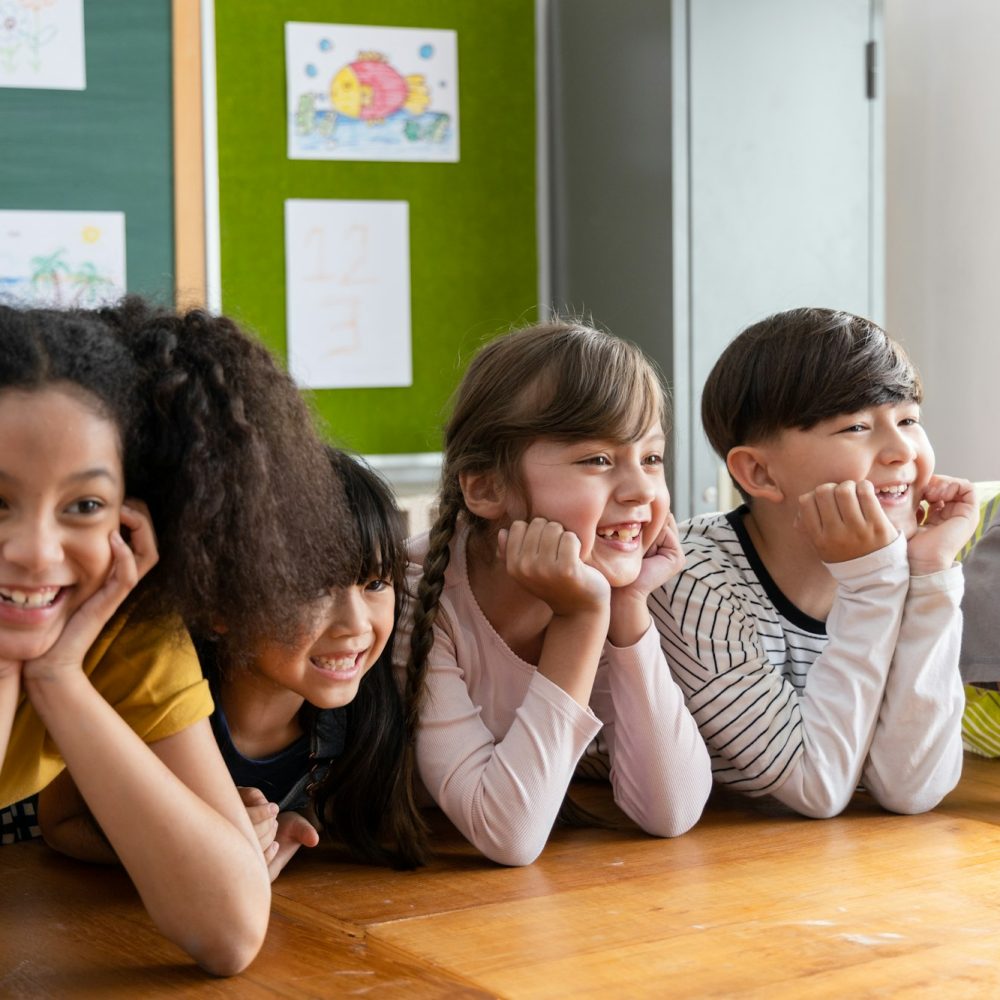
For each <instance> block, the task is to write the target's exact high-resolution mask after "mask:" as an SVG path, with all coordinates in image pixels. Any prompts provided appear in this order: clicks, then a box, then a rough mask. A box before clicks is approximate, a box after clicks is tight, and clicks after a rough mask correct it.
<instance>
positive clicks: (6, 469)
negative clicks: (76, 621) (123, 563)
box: [0, 387, 125, 661]
mask: <svg viewBox="0 0 1000 1000" xmlns="http://www.w3.org/2000/svg"><path fill="white" fill-rule="evenodd" d="M124 493H125V484H124V473H123V471H122V461H121V446H120V439H119V434H118V429H117V427H116V426H115V425H114V423H113V422H112V421H110V420H108V419H107V418H106V417H103V416H100V415H99V413H98V411H97V405H96V402H95V403H94V405H89V404H88V402H85V397H84V396H83V395H82V394H78V393H75V392H72V391H70V392H67V391H62V390H60V389H59V388H56V387H48V388H45V389H39V390H35V391H27V392H26V391H21V390H19V389H6V390H4V391H2V392H0V658H3V659H7V660H16V661H25V660H31V659H35V658H37V657H39V656H41V655H42V654H43V653H46V652H48V650H49V649H51V648H52V646H53V645H54V644H55V642H56V640H57V639H58V638H59V636H60V635H61V634H62V630H63V628H64V627H65V625H66V622H67V621H69V619H70V617H71V616H72V614H73V612H74V611H76V609H77V608H79V607H80V605H81V604H83V602H84V601H86V600H87V598H88V597H90V596H91V595H93V594H94V593H95V592H96V591H97V590H98V588H99V587H100V586H101V584H102V583H103V582H104V579H105V577H106V576H107V574H108V570H109V568H110V566H111V544H110V540H109V539H110V536H111V533H112V532H113V531H115V530H116V529H117V528H118V526H119V523H120V514H121V506H122V500H123V498H124Z"/></svg>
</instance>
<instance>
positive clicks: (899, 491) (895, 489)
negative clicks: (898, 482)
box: [879, 485, 909, 496]
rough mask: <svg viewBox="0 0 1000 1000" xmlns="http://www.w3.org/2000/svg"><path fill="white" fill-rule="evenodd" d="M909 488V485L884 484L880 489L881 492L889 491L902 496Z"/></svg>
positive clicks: (893, 494) (892, 494)
mask: <svg viewBox="0 0 1000 1000" xmlns="http://www.w3.org/2000/svg"><path fill="white" fill-rule="evenodd" d="M908 489H909V486H907V485H902V486H883V487H881V488H880V489H879V493H888V494H890V495H891V496H901V495H902V494H903V493H905V492H906V491H907V490H908Z"/></svg>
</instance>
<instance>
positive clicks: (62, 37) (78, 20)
mask: <svg viewBox="0 0 1000 1000" xmlns="http://www.w3.org/2000/svg"><path fill="white" fill-rule="evenodd" d="M86 86H87V76H86V61H85V58H84V46H83V0H0V87H38V88H44V89H48V90H84V89H85V88H86Z"/></svg>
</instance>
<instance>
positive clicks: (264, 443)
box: [0, 300, 351, 974]
mask: <svg viewBox="0 0 1000 1000" xmlns="http://www.w3.org/2000/svg"><path fill="white" fill-rule="evenodd" d="M329 477H330V467H329V463H328V462H327V460H326V457H325V454H324V453H323V449H322V446H321V445H320V444H319V441H318V439H316V437H315V435H314V434H313V433H312V423H311V417H310V414H309V412H308V409H307V408H306V407H305V405H304V403H303V402H302V400H301V399H300V397H299V394H298V392H297V391H296V389H295V386H294V384H293V383H292V382H291V380H290V379H288V377H287V376H286V375H285V374H284V373H282V372H281V371H280V370H279V369H278V368H277V366H276V365H275V364H274V362H273V360H272V358H271V357H270V355H269V354H268V352H267V351H266V350H265V349H264V348H263V347H262V346H261V345H259V344H258V343H256V342H255V341H253V340H252V339H251V338H249V337H247V336H246V335H244V334H243V333H241V332H240V331H239V330H238V329H237V328H236V327H235V326H234V325H233V324H232V323H231V322H230V321H228V320H225V319H222V318H214V317H211V316H208V315H207V314H205V313H201V312H192V313H188V314H187V315H186V316H177V315H174V314H172V313H168V312H159V311H156V310H153V309H151V308H149V307H147V306H145V305H144V304H143V303H141V302H138V301H135V300H126V301H125V302H124V303H123V304H122V305H120V306H119V307H117V308H114V309H107V310H103V311H101V312H100V313H84V312H60V311H54V310H44V309H23V310H22V309H14V308H7V307H2V308H0V759H2V764H3V767H2V770H0V806H8V805H10V804H12V803H17V802H20V801H22V800H24V799H25V797H27V796H31V795H33V794H35V793H40V795H39V797H38V822H39V825H40V826H41V829H42V832H43V834H44V836H45V837H46V840H47V841H48V842H49V843H50V844H51V845H52V846H54V847H55V848H57V849H60V850H63V851H65V852H66V853H70V854H73V855H75V856H78V857H83V858H86V859H93V860H109V859H114V858H117V859H120V861H121V862H122V864H123V865H124V866H125V868H126V869H127V871H128V873H129V875H130V876H131V878H132V880H133V882H134V883H135V885H136V888H137V889H138V891H139V894H140V896H141V897H142V900H143V902H144V904H145V906H146V908H147V910H148V911H149V913H150V916H151V917H152V918H153V920H154V922H155V923H156V924H157V926H158V927H159V928H160V929H161V930H162V931H163V933H164V934H165V935H166V936H167V937H169V938H170V939H171V940H173V941H174V942H176V943H177V944H178V945H180V946H181V947H182V948H184V949H185V950H186V951H187V952H188V953H189V954H191V955H192V957H194V958H195V959H196V960H197V961H198V962H199V963H200V964H201V965H202V966H203V967H205V968H206V969H208V970H210V971H212V972H215V973H218V974H231V973H234V972H237V971H239V970H240V969H242V968H244V967H245V966H246V965H247V964H248V963H249V962H250V960H251V959H252V958H253V957H254V955H255V954H256V953H257V951H258V949H259V947H260V945H261V943H262V941H263V937H264V933H265V931H266V927H267V919H268V913H269V904H270V889H269V880H268V875H267V869H266V865H265V863H264V859H263V857H262V854H261V850H260V846H259V843H258V840H257V838H256V836H255V834H254V830H253V828H252V825H251V823H250V821H249V818H248V816H247V814H246V810H245V808H244V806H243V804H242V802H241V801H240V797H239V795H238V794H237V792H236V790H235V788H234V787H233V784H232V781H231V780H230V778H229V775H228V774H227V772H226V768H225V765H224V763H223V761H222V758H221V756H220V755H219V752H218V749H217V748H216V746H215V741H214V740H213V738H212V733H211V728H210V726H209V723H208V716H209V714H210V713H211V710H212V702H211V698H210V696H209V692H208V686H207V684H206V683H205V682H204V680H203V679H202V676H201V670H200V667H199V664H198V660H197V657H196V655H195V652H194V649H193V646H192V644H191V640H190V637H189V635H188V632H187V631H186V629H185V627H184V623H187V624H188V625H189V626H190V627H191V628H192V629H194V630H195V631H201V632H204V631H205V630H206V629H208V628H210V627H211V626H212V624H213V623H214V622H216V621H219V620H224V621H226V622H227V623H228V624H229V625H230V628H231V633H232V634H233V636H234V643H233V646H234V650H237V651H238V650H239V649H240V648H242V646H243V645H244V642H243V640H244V639H245V641H246V642H252V637H253V636H254V635H256V634H258V633H259V632H262V631H264V630H266V631H267V633H268V634H272V635H287V634H290V632H291V631H292V629H293V627H294V624H295V623H294V622H293V621H292V620H291V618H292V616H290V615H289V613H288V610H287V609H288V608H290V607H297V606H299V604H301V602H302V600H304V598H305V596H306V595H310V596H311V595H314V594H315V593H317V592H318V590H319V589H320V587H321V586H322V585H324V584H326V585H328V584H329V582H330V579H331V567H337V566H340V567H342V569H343V570H344V571H345V572H346V570H347V567H348V566H349V565H350V561H349V559H345V553H350V551H351V549H350V547H349V545H348V542H349V541H350V540H349V538H347V537H346V533H345V536H344V537H338V536H337V532H335V531H330V530H328V532H327V535H325V536H321V535H320V533H319V530H318V529H319V525H320V524H321V523H323V524H325V525H326V527H327V528H328V529H329V521H328V520H327V519H328V518H329V502H328V500H329V496H330V495H331V494H330V489H331V487H330V485H329ZM320 501H327V503H326V506H325V508H323V510H322V514H321V513H320V506H319V504H320ZM276 517H282V518H289V519H301V523H302V527H303V533H304V534H305V535H307V536H308V542H306V541H305V539H298V538H292V537H290V536H289V535H288V534H287V533H284V532H276V531H274V530H272V525H273V522H274V519H275V518H276ZM318 538H328V539H329V543H328V544H327V545H325V546H324V545H321V544H317V539H318ZM345 546H347V547H346V548H345ZM158 550H159V559H158ZM140 581H141V582H140Z"/></svg>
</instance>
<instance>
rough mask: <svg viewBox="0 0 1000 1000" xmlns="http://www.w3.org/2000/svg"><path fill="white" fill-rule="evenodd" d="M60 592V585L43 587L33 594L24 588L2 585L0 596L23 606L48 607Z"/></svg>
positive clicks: (11, 602)
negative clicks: (26, 591) (18, 588)
mask: <svg viewBox="0 0 1000 1000" xmlns="http://www.w3.org/2000/svg"><path fill="white" fill-rule="evenodd" d="M58 593H59V588H58V587H43V588H42V589H41V590H36V591H35V592H34V593H31V594H26V593H25V592H24V591H23V590H14V589H11V588H8V587H0V597H2V598H3V599H4V600H5V601H7V602H8V603H10V604H17V605H18V606H19V607H22V608H47V607H48V606H49V605H50V604H51V603H52V602H53V601H54V600H55V599H56V595H57V594H58Z"/></svg>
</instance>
